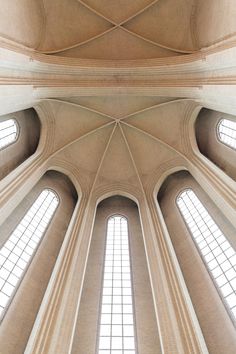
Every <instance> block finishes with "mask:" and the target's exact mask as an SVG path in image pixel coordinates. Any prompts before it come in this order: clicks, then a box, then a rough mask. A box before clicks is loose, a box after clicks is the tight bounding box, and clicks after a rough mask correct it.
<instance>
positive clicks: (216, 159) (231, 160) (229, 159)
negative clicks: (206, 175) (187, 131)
mask: <svg viewBox="0 0 236 354" xmlns="http://www.w3.org/2000/svg"><path fill="white" fill-rule="evenodd" d="M222 118H225V119H229V120H234V121H236V117H235V116H232V115H229V114H225V113H221V112H217V111H212V110H209V109H206V108H203V109H202V110H201V111H200V113H199V115H198V117H197V120H196V123H195V131H196V139H197V144H198V148H199V150H200V151H201V153H202V154H203V155H205V156H206V157H207V158H208V159H209V160H211V161H212V162H213V163H215V164H216V165H217V166H218V167H219V168H220V169H221V170H222V171H224V172H225V173H226V174H227V175H228V176H229V177H231V178H232V179H234V180H236V151H235V150H233V149H232V148H230V147H229V146H227V145H225V144H223V143H222V142H220V141H219V139H218V137H217V125H218V122H219V121H220V119H222Z"/></svg>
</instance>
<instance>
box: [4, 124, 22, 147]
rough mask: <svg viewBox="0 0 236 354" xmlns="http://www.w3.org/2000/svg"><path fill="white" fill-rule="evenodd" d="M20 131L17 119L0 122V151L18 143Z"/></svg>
mask: <svg viewBox="0 0 236 354" xmlns="http://www.w3.org/2000/svg"><path fill="white" fill-rule="evenodd" d="M18 130H19V129H18V125H17V123H16V121H15V119H7V120H4V121H2V122H0V149H3V148H5V147H7V146H8V145H10V144H12V143H13V142H14V141H16V139H17V136H18Z"/></svg>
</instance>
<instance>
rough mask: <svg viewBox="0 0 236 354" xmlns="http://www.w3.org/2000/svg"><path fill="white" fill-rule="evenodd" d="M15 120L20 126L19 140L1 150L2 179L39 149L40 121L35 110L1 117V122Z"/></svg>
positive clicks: (0, 172) (0, 177)
mask: <svg viewBox="0 0 236 354" xmlns="http://www.w3.org/2000/svg"><path fill="white" fill-rule="evenodd" d="M7 119H15V120H16V121H17V123H18V126H19V136H18V139H17V140H16V141H15V142H14V143H13V144H11V145H9V146H7V147H5V148H3V149H1V150H0V179H2V178H3V177H5V176H6V175H8V174H9V173H10V172H11V171H13V170H14V169H15V168H16V167H17V166H19V165H20V164H21V163H22V162H23V161H25V160H26V159H27V158H28V157H29V156H31V155H32V154H33V153H34V152H35V151H36V149H37V146H38V143H39V137H40V128H41V125H40V121H39V118H38V115H37V113H36V112H35V110H34V109H33V108H30V109H26V110H24V111H20V112H16V113H12V114H8V115H5V116H1V117H0V121H4V120H7Z"/></svg>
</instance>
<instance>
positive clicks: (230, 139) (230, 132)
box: [217, 119, 236, 150]
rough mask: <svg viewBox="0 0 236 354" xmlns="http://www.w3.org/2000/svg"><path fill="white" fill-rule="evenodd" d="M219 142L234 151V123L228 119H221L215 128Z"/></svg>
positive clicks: (235, 133) (235, 141) (235, 147)
mask: <svg viewBox="0 0 236 354" xmlns="http://www.w3.org/2000/svg"><path fill="white" fill-rule="evenodd" d="M217 135H218V138H219V140H220V141H221V142H222V143H223V144H225V145H227V146H229V147H231V148H232V149H234V150H236V122H234V121H232V120H229V119H221V120H220V121H219V123H218V126H217Z"/></svg>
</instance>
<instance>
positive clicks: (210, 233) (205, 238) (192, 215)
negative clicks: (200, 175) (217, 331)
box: [177, 189, 236, 320]
mask: <svg viewBox="0 0 236 354" xmlns="http://www.w3.org/2000/svg"><path fill="white" fill-rule="evenodd" d="M177 205H178V207H179V209H180V212H181V214H182V215H183V218H184V220H185V222H186V224H187V225H188V228H189V230H190V232H191V235H192V237H193V239H194V241H195V242H196V244H197V246H198V249H199V252H200V254H201V255H202V257H203V259H204V261H205V263H206V266H207V268H208V270H209V272H210V274H211V275H212V278H213V279H214V281H215V284H216V286H217V288H218V289H219V292H220V294H221V296H222V297H223V298H224V300H225V303H226V304H227V307H228V308H229V309H230V311H231V313H232V316H233V318H234V319H235V320H236V253H235V251H234V249H233V248H232V247H231V245H230V244H229V242H228V241H227V240H226V238H225V236H224V234H223V233H222V231H221V230H220V229H219V228H218V226H217V225H216V223H215V222H214V220H213V219H212V217H211V216H210V215H209V214H208V212H207V210H206V209H205V207H204V206H203V205H202V203H201V202H200V200H199V199H198V197H197V196H196V194H195V193H194V192H193V191H192V190H191V189H186V190H185V191H183V192H182V193H180V195H179V196H178V198H177Z"/></svg>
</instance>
